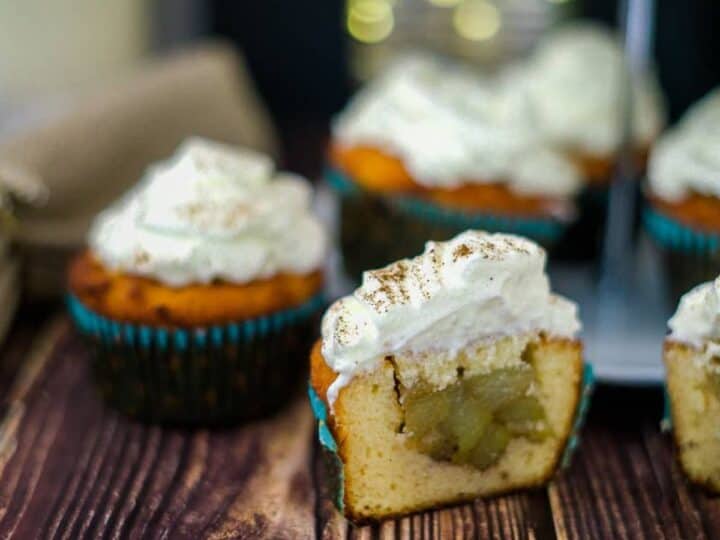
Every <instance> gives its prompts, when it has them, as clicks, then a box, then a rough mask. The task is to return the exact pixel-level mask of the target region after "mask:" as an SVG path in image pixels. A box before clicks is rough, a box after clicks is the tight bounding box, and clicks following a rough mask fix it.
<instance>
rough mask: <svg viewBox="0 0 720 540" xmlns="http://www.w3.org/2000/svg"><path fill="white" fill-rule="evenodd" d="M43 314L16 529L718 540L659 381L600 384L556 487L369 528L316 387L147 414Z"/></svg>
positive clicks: (4, 526) (8, 389) (17, 414)
mask: <svg viewBox="0 0 720 540" xmlns="http://www.w3.org/2000/svg"><path fill="white" fill-rule="evenodd" d="M38 326H39V324H38V322H37V321H36V320H32V319H31V320H25V322H24V323H21V324H19V325H16V329H15V330H14V331H13V333H12V337H11V340H10V342H9V343H8V345H7V346H6V347H5V348H4V350H3V353H2V358H1V363H0V376H3V377H6V378H12V380H13V382H12V383H10V382H9V381H8V380H5V379H3V380H1V381H0V404H2V410H3V414H2V419H1V423H0V538H3V539H4V538H20V539H26V538H28V539H32V538H58V539H75V538H117V539H120V538H168V539H174V538H213V539H220V538H272V539H282V538H288V539H296V538H299V539H304V538H319V539H323V540H333V539H343V540H347V539H373V540H375V539H408V540H410V539H426V540H430V539H465V538H481V539H485V538H491V539H517V540H520V539H544V538H556V537H557V538H570V539H587V538H612V539H615V538H618V539H622V538H633V539H635V538H653V539H654V538H673V539H674V538H677V539H685V538H700V539H702V538H708V539H710V538H720V499H718V498H712V497H709V496H707V495H706V494H705V493H703V492H702V491H699V490H697V489H696V488H693V487H691V486H689V485H687V484H686V482H685V480H684V478H683V476H682V473H681V471H680V469H679V468H678V466H677V464H676V462H675V460H674V457H673V451H672V444H671V441H670V438H669V437H668V436H666V435H664V434H662V433H661V432H660V431H659V429H658V421H659V412H660V410H661V399H660V393H659V392H657V391H641V390H632V391H621V390H617V389H601V390H600V391H599V392H598V395H597V396H596V399H595V402H594V404H593V408H592V410H591V415H590V418H589V423H588V426H587V429H586V430H585V432H584V436H583V444H582V445H581V448H580V452H579V453H578V454H577V455H576V458H575V460H574V462H573V465H572V466H571V467H570V468H569V469H568V470H566V471H564V472H563V473H562V474H561V475H560V476H559V477H558V478H557V479H556V480H555V481H554V482H553V484H552V485H551V486H550V487H549V488H548V489H540V490H535V491H529V492H525V493H518V494H512V495H508V496H504V497H497V498H493V499H489V500H478V501H475V502H474V503H471V504H465V505H461V506H455V507H451V508H446V509H441V510H436V511H433V512H426V513H423V514H416V515H413V516H409V517H405V518H402V519H398V520H390V521H387V522H384V523H381V524H377V525H373V526H367V527H361V528H356V527H353V526H352V525H350V524H348V522H347V521H346V520H345V519H344V518H343V517H342V516H341V515H340V514H339V513H338V511H337V510H336V509H335V507H334V506H333V504H332V502H331V501H330V498H329V494H328V493H327V491H326V487H325V486H326V482H325V480H326V479H325V472H324V468H323V466H322V458H321V455H320V451H319V449H318V448H317V446H316V445H315V442H314V433H313V428H314V426H313V424H314V422H313V420H312V417H311V413H310V411H309V407H308V405H307V403H306V400H305V398H304V396H298V398H297V399H296V400H295V401H294V404H292V405H290V406H289V407H288V408H287V409H285V410H284V411H283V412H282V413H280V414H279V415H277V416H276V417H274V418H271V419H268V420H265V421H262V422H256V423H253V424H250V425H247V426H244V427H238V428H235V429H229V430H196V431H186V430H181V429H164V428H160V427H157V426H149V425H143V424H138V423H134V422H131V421H128V420H127V419H125V418H124V417H122V416H120V415H118V414H116V413H114V412H113V411H111V410H108V409H106V408H105V407H104V406H103V404H102V403H101V402H100V401H99V399H98V397H97V395H96V394H95V391H94V388H93V386H92V383H91V381H90V380H89V373H88V370H87V353H86V351H85V349H84V347H83V345H82V343H81V342H80V341H79V340H78V339H77V337H76V336H75V335H74V334H73V332H72V331H71V329H70V327H69V325H68V323H67V321H65V319H63V318H60V319H54V320H51V321H50V322H49V323H48V324H47V325H45V326H44V328H43V329H41V330H38ZM18 366H21V369H19V370H18Z"/></svg>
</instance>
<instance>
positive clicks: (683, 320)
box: [668, 277, 720, 347]
mask: <svg viewBox="0 0 720 540" xmlns="http://www.w3.org/2000/svg"><path fill="white" fill-rule="evenodd" d="M668 326H669V327H670V335H669V336H668V338H669V339H671V340H674V341H681V342H683V343H687V344H689V345H693V346H695V347H700V346H702V345H703V343H704V342H706V341H720V277H719V278H717V279H715V281H708V282H707V283H703V284H701V285H698V286H697V287H695V288H694V289H692V290H691V291H690V292H688V293H686V294H685V295H684V296H683V297H682V299H681V300H680V304H679V305H678V308H677V311H676V312H675V314H674V315H673V316H672V318H671V319H670V321H669V322H668Z"/></svg>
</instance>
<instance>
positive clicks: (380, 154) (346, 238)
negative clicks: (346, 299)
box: [327, 56, 581, 278]
mask: <svg viewBox="0 0 720 540" xmlns="http://www.w3.org/2000/svg"><path fill="white" fill-rule="evenodd" d="M512 105H513V103H512V101H511V100H508V99H507V98H506V96H505V94H504V93H503V92H502V91H501V88H500V86H499V85H498V84H497V81H495V80H492V79H487V78H482V77H480V76H477V75H475V74H473V73H470V72H469V71H466V70H463V69H461V68H459V67H457V66H452V65H448V64H447V63H441V62H440V61H439V60H437V59H434V58H429V57H423V56H411V57H407V58H404V59H403V60H401V61H399V62H397V63H395V64H394V65H393V66H391V68H390V69H389V70H388V71H387V72H386V73H385V74H383V75H382V76H381V77H380V78H378V79H376V80H375V81H373V82H371V83H370V84H369V85H368V86H367V87H366V88H364V89H362V90H361V91H360V92H359V93H358V95H357V96H356V97H355V98H354V99H353V100H352V102H351V103H350V105H349V106H348V107H347V108H346V110H344V111H343V112H342V113H341V114H340V115H339V116H338V117H337V118H336V119H335V122H334V124H333V130H332V143H331V148H330V152H329V169H328V172H327V177H328V180H329V182H330V184H331V185H332V186H333V187H334V188H335V189H336V190H337V191H338V192H339V193H340V195H341V196H342V199H341V200H342V229H341V246H342V252H343V257H344V261H345V266H346V270H347V271H348V273H349V274H350V275H351V276H353V277H356V278H359V276H360V274H361V272H362V271H363V270H364V269H366V268H376V267H378V266H382V265H384V264H387V263H388V262H390V261H393V260H396V259H399V258H402V257H406V256H409V255H412V254H414V253H418V252H419V251H420V250H421V249H422V246H423V245H424V242H425V240H426V239H427V238H436V239H438V240H447V239H449V238H451V237H452V236H454V235H456V234H458V233H460V232H461V231H463V230H466V229H468V228H483V229H487V230H491V231H501V232H510V233H517V234H522V235H525V236H528V237H530V238H533V239H534V240H536V241H537V242H540V243H542V244H543V245H546V246H552V245H553V244H555V243H556V242H557V241H558V240H559V239H560V238H561V237H562V235H563V233H564V231H565V230H566V229H567V227H568V225H569V224H570V223H571V222H572V221H573V219H574V218H575V217H576V213H575V205H574V202H573V197H574V196H575V194H576V193H577V192H578V190H579V189H580V188H581V179H580V176H579V174H578V171H577V169H576V167H575V166H574V165H573V164H572V163H571V162H570V160H569V159H567V158H566V157H564V156H563V155H562V154H561V153H558V152H556V151H554V150H553V149H552V148H550V147H548V146H547V145H545V144H543V142H542V141H541V140H540V139H538V137H537V136H536V134H535V132H534V129H533V127H532V126H531V125H530V120H531V119H529V118H527V117H526V116H523V115H517V114H516V109H515V108H514V107H513V106H512Z"/></svg>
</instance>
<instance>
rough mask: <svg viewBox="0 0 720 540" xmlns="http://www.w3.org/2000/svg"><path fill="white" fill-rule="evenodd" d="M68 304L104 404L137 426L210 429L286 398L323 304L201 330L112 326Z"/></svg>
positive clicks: (314, 301) (317, 299)
mask: <svg viewBox="0 0 720 540" xmlns="http://www.w3.org/2000/svg"><path fill="white" fill-rule="evenodd" d="M67 304H68V310H69V312H70V315H71V317H72V319H73V321H74V323H75V326H76V327H77V329H78V331H79V332H80V334H81V335H83V336H84V337H85V338H86V339H87V341H88V342H89V343H90V346H91V351H92V356H91V363H92V369H93V374H94V376H95V379H96V382H97V383H98V387H99V389H100V391H101V393H102V394H103V397H104V398H105V400H106V401H107V402H108V403H110V404H111V405H112V406H114V407H115V408H117V409H120V410H121V411H123V412H124V413H126V414H128V415H130V416H132V417H135V418H138V419H141V420H146V421H151V422H162V423H170V424H203V425H215V424H226V423H230V422H234V421H236V420H241V419H249V418H255V417H258V416H262V415H264V414H267V413H269V412H272V411H273V410H275V409H276V408H277V407H279V406H280V405H281V404H282V403H284V402H285V401H286V400H287V399H288V397H289V395H290V394H291V393H292V391H293V390H294V389H295V388H296V385H297V384H298V381H300V380H302V373H303V372H304V368H305V362H304V361H303V360H302V359H303V358H304V354H306V353H307V351H308V350H309V349H310V346H311V344H312V341H313V339H314V337H315V335H316V332H317V328H316V326H317V321H318V320H319V315H320V313H321V311H322V309H323V307H324V306H325V301H324V297H323V295H322V294H319V295H316V296H314V297H313V298H311V299H310V300H308V301H307V302H305V303H303V304H302V305H300V306H298V307H295V308H292V309H287V310H282V311H278V312H275V313H272V314H268V315H267V316H264V317H258V318H254V319H248V320H244V321H238V322H236V323H228V324H221V325H216V326H211V327H202V328H164V327H160V326H148V325H136V324H131V323H126V322H120V321H115V320H112V319H109V318H107V317H104V316H102V315H100V314H98V313H95V312H94V311H92V310H90V309H89V308H88V307H87V306H85V305H84V304H83V303H82V302H81V301H80V300H79V299H78V298H77V297H75V296H74V295H68V297H67Z"/></svg>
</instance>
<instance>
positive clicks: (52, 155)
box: [0, 43, 275, 295]
mask: <svg viewBox="0 0 720 540" xmlns="http://www.w3.org/2000/svg"><path fill="white" fill-rule="evenodd" d="M82 101H83V102H82V103H80V104H78V105H77V106H76V107H75V108H74V109H73V110H72V111H71V112H69V113H68V114H66V115H64V116H62V117H58V118H56V119H55V120H53V121H51V122H50V123H48V124H46V125H44V126H42V127H40V128H38V129H35V130H32V131H30V132H27V133H23V134H20V135H18V136H16V137H15V138H13V139H11V140H8V141H6V142H5V143H4V144H3V145H1V146H0V183H2V184H5V185H8V186H13V187H14V190H17V189H20V190H21V191H22V192H23V193H24V195H25V198H26V199H33V200H35V202H36V203H37V204H22V205H19V207H18V208H16V210H17V212H16V213H17V217H18V220H19V222H20V227H19V229H18V233H17V242H18V245H19V247H20V250H21V253H22V254H23V255H24V265H25V269H24V274H25V276H26V277H27V278H30V279H29V280H28V281H27V284H28V286H29V289H30V292H32V293H40V294H41V295H47V294H53V293H59V292H61V290H62V281H63V276H62V271H63V269H64V265H65V260H66V259H67V255H68V254H69V253H71V252H73V251H75V250H77V249H79V248H80V247H81V246H82V245H83V243H84V237H85V233H86V231H87V227H88V225H89V222H90V220H91V219H92V218H93V216H95V215H96V214H97V212H99V211H100V210H101V209H102V208H103V207H105V206H106V205H107V204H108V203H110V202H111V201H112V200H114V199H115V198H117V197H118V196H119V195H120V194H121V193H123V192H124V191H125V190H126V189H127V188H128V187H130V186H131V185H132V184H133V183H135V182H136V181H137V180H138V179H139V178H140V176H141V175H142V173H143V171H144V169H145V168H146V167H147V165H148V164H149V163H151V162H153V161H156V160H159V159H162V158H164V157H167V156H168V155H170V153H171V152H172V151H173V149H174V148H175V147H176V146H177V145H178V144H179V143H180V142H181V141H182V140H183V139H184V138H185V137H187V136H190V135H200V136H205V137H210V138H213V139H216V140H220V141H225V142H229V143H234V144H239V145H245V146H250V147H253V148H257V149H259V150H262V151H265V152H268V153H271V154H274V153H275V137H274V133H273V130H272V127H271V124H270V121H269V119H268V116H267V114H266V112H265V111H264V109H263V108H262V106H261V104H260V101H259V100H258V97H257V95H256V93H255V91H254V88H253V85H252V83H251V81H250V78H249V75H248V73H247V71H246V69H245V67H244V63H243V60H242V58H241V57H240V56H239V55H238V54H237V53H236V52H234V51H233V50H232V49H231V48H230V47H228V46H225V45H221V44H217V43H213V44H206V45H202V46H199V47H196V48H194V49H192V50H189V51H185V52H183V53H180V54H177V55H175V56H174V57H171V58H168V59H165V60H162V61H155V62H152V63H150V65H145V66H143V67H142V68H141V69H139V70H138V72H137V73H135V74H134V75H133V76H131V77H129V78H127V79H126V80H124V81H122V82H119V83H116V84H114V85H112V86H111V87H108V88H105V89H104V90H103V91H102V92H99V93H98V94H97V95H95V96H92V97H91V98H89V99H84V100H82ZM42 186H44V188H43V187H42Z"/></svg>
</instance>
